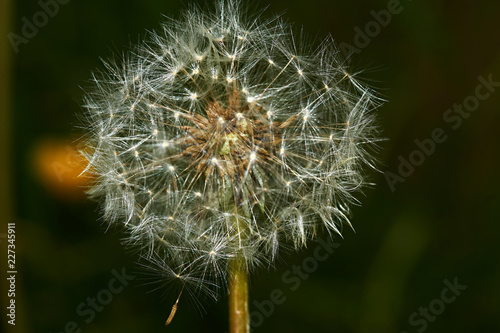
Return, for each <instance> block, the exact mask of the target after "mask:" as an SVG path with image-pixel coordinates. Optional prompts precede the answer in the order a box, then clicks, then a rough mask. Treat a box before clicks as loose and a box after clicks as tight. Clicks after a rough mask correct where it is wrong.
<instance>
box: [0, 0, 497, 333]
mask: <svg viewBox="0 0 500 333" xmlns="http://www.w3.org/2000/svg"><path fill="white" fill-rule="evenodd" d="M3 1H5V0H3ZM387 3H388V2H387V1H368V0H363V1H329V2H323V1H317V0H307V1H291V0H290V1H273V2H272V4H269V2H268V1H264V0H263V1H261V2H260V4H259V5H258V7H265V6H267V5H268V4H269V8H268V10H267V12H266V13H267V15H272V14H274V13H277V12H282V11H284V10H286V13H285V17H286V18H288V19H289V20H290V21H291V22H295V24H296V26H297V27H298V28H299V27H301V26H303V27H304V30H305V31H306V32H307V33H308V34H309V35H311V36H313V37H318V38H321V37H323V36H325V35H326V34H327V33H331V34H332V35H333V36H334V38H335V39H336V40H337V41H338V42H339V43H340V42H344V43H350V44H353V39H354V36H355V30H354V28H355V27H359V28H361V29H364V27H365V25H366V24H367V22H369V21H371V20H373V18H372V16H371V15H370V11H371V10H376V11H378V10H381V9H384V8H386V7H387ZM185 4H187V2H186V3H183V2H179V1H165V0H164V1H158V0H143V1H117V0H111V1H97V0H86V1H77V0H73V1H70V2H69V3H68V4H65V5H61V7H60V8H59V13H58V14H57V15H56V16H55V17H53V18H51V19H50V21H49V23H48V24H47V25H46V26H45V27H43V28H41V29H40V31H39V33H38V34H37V35H36V36H35V37H34V38H32V39H31V40H30V41H29V43H28V44H26V45H20V50H19V53H18V54H12V82H11V92H12V94H11V105H12V107H11V110H10V112H11V125H10V128H11V132H12V137H11V140H10V143H11V152H12V155H11V158H10V159H9V160H7V161H2V163H10V165H11V170H12V171H11V172H12V176H11V177H10V178H11V179H12V182H13V184H12V186H13V188H12V193H14V195H13V196H12V198H11V199H13V200H12V201H13V203H12V205H14V206H13V208H14V214H15V216H14V220H15V221H16V222H17V245H18V248H17V265H18V271H19V274H18V280H17V283H18V294H17V304H18V314H17V326H16V327H15V328H14V330H12V332H23V333H24V332H37V333H38V332H47V333H48V332H53V333H55V332H63V331H64V327H65V325H66V323H67V322H68V321H75V322H76V323H77V324H78V325H79V327H80V328H81V329H82V332H85V333H98V332H123V333H125V332H172V333H173V332H226V331H227V319H228V318H227V313H226V312H227V311H226V307H227V301H226V300H225V299H222V300H221V301H220V302H219V303H215V304H214V303H213V302H208V303H203V304H204V308H205V311H206V313H204V314H203V315H202V314H201V313H200V311H199V310H198V309H197V307H196V305H193V304H192V303H189V302H188V301H187V298H186V299H181V304H180V306H179V311H178V312H177V315H176V317H175V320H174V321H173V324H172V325H171V326H169V327H168V328H164V327H163V322H164V320H165V319H166V317H167V316H168V314H169V312H170V307H171V306H172V304H173V302H174V301H175V298H176V296H177V295H176V294H175V293H170V292H168V288H167V289H166V290H163V289H160V290H158V291H153V292H150V291H151V290H152V289H154V287H156V286H157V285H154V286H151V285H145V284H147V283H149V282H151V279H150V278H149V277H148V276H147V275H145V274H144V273H141V270H140V269H139V268H138V267H137V265H136V264H134V263H135V261H136V259H137V258H136V257H135V255H134V254H133V253H129V252H128V251H124V250H123V249H122V246H121V245H120V238H121V235H120V232H119V230H109V231H108V232H106V233H105V230H106V226H105V224H104V223H103V221H102V220H100V219H99V213H98V212H97V204H96V203H93V202H88V201H87V200H85V199H72V200H64V199H63V198H61V197H57V196H54V195H53V194H52V192H51V191H49V190H48V189H47V188H46V187H45V186H44V185H43V183H42V182H40V180H39V178H38V177H37V173H36V170H35V167H34V163H33V152H34V149H35V147H36V146H37V143H38V142H40V141H41V140H44V139H47V138H56V139H58V140H60V141H61V142H65V141H67V142H69V143H70V142H71V140H72V139H73V138H74V137H75V135H76V133H77V132H76V131H75V129H74V126H73V124H74V123H75V119H76V118H75V114H77V113H79V112H81V110H82V109H81V107H80V105H81V100H82V91H81V89H80V88H79V86H81V85H85V84H86V83H85V82H86V80H88V79H89V78H90V71H91V70H93V69H95V68H96V67H98V66H100V60H99V57H103V58H108V57H110V56H111V55H112V54H113V53H118V54H119V53H121V52H122V51H125V50H127V48H128V45H129V43H130V42H132V43H134V42H136V41H138V40H139V38H140V37H141V36H144V33H145V31H146V29H148V30H151V29H156V28H158V27H159V22H160V21H161V19H162V16H161V14H165V15H168V16H174V17H177V16H178V14H179V11H180V10H181V9H182V8H183V7H184V6H185ZM402 6H403V10H402V12H401V13H399V14H397V15H394V16H393V17H392V21H391V23H390V24H389V25H388V26H387V27H385V28H383V29H382V31H381V32H380V34H379V35H378V36H376V37H374V38H373V39H372V40H371V42H370V43H369V45H368V46H366V47H365V48H364V49H363V50H362V52H361V53H360V54H359V55H355V56H354V57H353V62H352V65H353V68H355V69H360V70H363V71H364V73H363V74H362V77H363V78H364V79H365V80H366V82H368V83H369V84H371V85H372V86H374V87H376V88H377V89H378V90H379V91H380V92H381V94H382V95H383V97H384V98H386V99H387V100H388V102H387V103H386V104H384V105H383V106H382V107H381V108H380V109H379V110H378V111H377V112H378V114H379V123H380V126H381V128H382V130H383V135H384V136H385V137H386V138H387V139H388V140H387V141H385V142H383V143H382V144H381V146H382V150H381V152H380V160H381V162H382V163H381V165H380V169H381V171H382V172H384V171H391V172H397V167H398V164H399V161H398V156H400V155H401V156H403V157H405V158H407V157H408V156H409V154H410V153H411V152H412V151H413V150H414V149H415V148H416V146H415V143H414V140H415V139H419V140H423V139H425V138H428V137H430V133H431V132H432V130H433V129H435V128H437V127H440V128H443V129H444V130H445V133H446V135H447V140H446V142H444V143H442V144H439V145H438V146H437V148H436V151H435V153H434V154H432V155H431V156H430V157H428V158H426V160H425V162H424V163H423V164H422V165H421V166H419V167H418V168H416V170H415V172H414V173H413V174H412V175H411V176H410V177H408V179H407V180H406V181H405V182H404V183H399V184H397V185H396V190H395V191H394V192H392V191H391V190H390V188H389V186H388V184H387V182H386V180H385V178H384V174H383V173H380V174H373V177H372V180H373V181H374V182H376V184H377V185H376V186H375V187H374V188H372V189H368V190H366V191H365V195H364V196H359V198H360V199H361V201H362V203H363V206H362V207H355V208H354V209H353V216H352V223H353V225H354V226H355V229H356V232H355V233H354V232H353V231H351V230H350V229H348V228H346V229H345V231H344V239H343V240H340V239H339V240H337V241H338V242H340V243H341V245H340V247H339V248H338V249H336V251H335V252H334V253H333V254H332V255H331V256H330V258H329V259H328V260H327V261H324V262H322V263H320V265H319V268H318V269H317V271H315V272H313V273H311V274H310V276H309V278H308V279H307V280H304V281H302V282H301V285H300V287H299V288H298V289H297V290H295V291H291V290H290V289H289V287H290V284H286V283H284V282H283V280H282V276H283V274H284V273H285V271H287V270H288V269H289V267H290V266H291V265H293V264H300V263H302V261H303V260H304V259H305V258H307V257H308V256H310V255H311V254H312V252H313V250H314V248H315V247H316V244H314V243H311V245H310V247H309V250H308V251H305V252H303V253H300V254H290V255H284V256H283V260H282V261H280V262H279V263H278V264H277V269H276V270H275V271H270V272H267V271H265V270H263V271H259V272H258V273H257V274H255V275H254V276H253V277H252V280H251V298H252V299H253V300H258V301H262V300H265V299H268V298H269V294H270V293H271V291H273V290H274V289H281V290H282V291H283V292H284V296H285V297H286V301H285V302H284V303H283V304H281V305H279V306H276V308H275V309H274V312H273V313H272V315H270V316H269V317H268V318H265V321H264V323H263V325H262V326H260V327H258V328H256V329H255V330H254V331H255V332H317V333H319V332H337V333H339V332H343V333H349V332H358V333H365V332H366V333H368V332H369V333H378V332H390V333H393V332H394V333H399V332H401V331H407V332H409V333H410V332H417V328H420V327H421V326H418V327H414V326H411V325H410V323H409V321H408V317H409V316H410V315H411V314H412V313H413V312H415V311H418V310H419V307H421V306H428V305H429V302H431V301H432V300H434V299H436V298H439V297H440V295H441V291H442V290H443V288H444V287H445V285H444V283H443V280H444V279H448V280H450V281H453V279H455V278H458V281H459V283H460V284H464V285H467V286H468V289H467V290H465V291H463V293H462V294H461V295H460V296H459V297H458V298H457V299H456V301H454V302H453V303H451V304H449V305H447V306H446V309H445V310H444V312H443V313H442V314H441V315H439V316H437V318H436V319H435V321H434V322H429V325H428V327H427V329H426V330H425V332H429V333H431V332H474V333H476V332H499V331H500V323H499V320H498V314H499V313H500V288H499V286H498V282H499V281H500V266H499V265H498V252H499V251H498V244H499V242H498V237H499V232H500V226H499V224H498V222H499V220H500V219H499V215H500V214H499V208H500V197H499V195H498V192H497V191H498V189H499V188H500V186H499V185H500V184H499V177H498V162H499V143H500V142H499V140H498V132H499V129H498V127H499V125H500V123H499V121H500V116H499V113H498V111H499V110H498V105H499V103H500V89H499V91H497V92H495V93H493V94H492V96H491V97H490V98H488V99H487V100H485V101H483V102H481V104H480V106H479V108H478V109H477V111H475V112H474V113H472V114H471V116H470V117H469V118H468V119H465V120H464V121H463V123H462V124H461V126H460V127H459V128H458V129H456V130H452V129H451V128H450V126H449V124H446V123H445V122H444V121H443V114H444V113H445V111H446V110H447V109H448V108H450V107H452V106H453V104H454V103H461V102H462V101H463V100H464V98H466V97H467V96H469V95H472V94H474V90H475V88H476V86H477V85H478V83H479V81H478V79H477V77H478V76H479V75H482V76H484V77H487V76H488V75H490V74H492V76H493V79H494V80H495V81H500V58H499V56H500V26H499V24H500V17H499V13H500V2H498V1H486V0H484V1H475V2H474V1H466V0H453V1H451V0H449V1H443V0H434V1H423V0H419V1H417V0H414V1H409V0H407V1H402ZM13 7H14V8H13V9H14V10H13V15H12V16H11V22H12V25H11V28H10V30H11V31H13V32H15V33H20V30H21V28H22V21H21V18H22V17H23V16H26V17H28V18H31V17H32V15H33V14H34V13H36V12H37V11H39V10H40V7H39V5H38V4H37V2H36V1H27V0H20V1H15V2H14V3H13ZM1 38H3V41H2V47H9V48H10V45H9V44H8V40H7V39H6V36H1ZM3 222H4V221H2V223H3ZM1 232H5V227H3V230H2V231H1ZM3 244H5V242H4V241H2V248H3ZM2 260H4V259H2ZM123 267H126V269H127V272H129V273H131V274H133V275H135V276H137V278H136V279H135V280H134V281H132V282H131V284H130V285H129V286H127V287H126V288H125V289H124V291H123V292H121V293H119V294H117V295H115V296H114V299H113V301H112V302H111V303H110V304H109V305H107V306H105V308H104V310H103V311H102V312H100V313H97V316H96V318H95V320H94V321H92V323H90V324H86V323H85V322H84V318H83V317H81V316H79V315H78V314H77V313H76V311H75V310H76V308H77V306H78V305H79V304H80V303H81V302H84V301H85V300H86V298H87V297H95V295H96V294H97V293H98V292H99V290H101V289H102V288H105V287H106V286H107V284H108V282H109V281H110V279H111V278H112V274H111V270H112V269H116V270H121V269H122V268H123ZM2 299H3V301H4V302H5V292H4V291H3V290H2ZM4 305H5V303H2V308H4ZM251 310H252V311H255V310H256V308H255V306H254V305H252V308H251ZM2 313H3V311H2ZM3 319H5V317H4V318H3Z"/></svg>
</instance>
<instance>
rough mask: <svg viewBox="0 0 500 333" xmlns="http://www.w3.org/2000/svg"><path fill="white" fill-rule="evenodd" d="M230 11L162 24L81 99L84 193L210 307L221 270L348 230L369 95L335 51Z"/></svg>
mask: <svg viewBox="0 0 500 333" xmlns="http://www.w3.org/2000/svg"><path fill="white" fill-rule="evenodd" d="M248 16H249V14H248V13H245V12H243V11H242V9H241V6H240V5H239V4H237V3H236V4H235V2H231V1H228V2H219V3H218V4H217V5H216V9H215V11H214V12H212V13H210V12H208V13H207V12H203V11H201V10H199V9H192V10H190V11H188V12H186V14H185V15H184V17H183V18H182V19H180V20H167V21H166V22H165V23H163V24H162V26H161V29H160V31H159V32H153V33H151V34H150V36H149V37H148V38H147V39H146V40H145V41H144V42H142V43H141V44H139V45H138V46H137V47H136V48H135V49H134V50H133V52H131V53H130V54H129V55H128V56H126V57H125V59H124V60H123V62H122V63H120V64H113V63H108V64H107V65H106V68H105V70H104V71H102V72H101V73H100V74H99V75H96V76H95V78H94V88H93V90H92V91H91V92H89V93H88V94H87V95H86V121H85V126H86V128H87V130H88V135H87V136H86V141H85V145H86V146H87V147H88V148H87V149H86V153H85V156H86V157H87V159H88V161H89V166H88V169H87V172H89V173H91V174H93V175H94V176H95V183H94V184H93V185H92V187H91V188H90V190H89V194H90V195H91V196H92V197H95V198H100V199H101V200H102V207H103V211H104V216H105V218H106V220H107V221H109V223H110V224H119V225H123V226H124V227H125V229H126V235H127V236H126V240H127V243H128V244H130V245H131V246H135V247H137V248H139V249H140V250H141V253H142V254H141V256H142V257H143V258H145V259H146V260H149V261H150V262H151V265H152V266H154V267H156V269H159V268H161V269H163V270H164V271H165V272H164V274H165V276H167V275H168V279H169V280H176V279H178V280H179V281H185V282H186V283H187V284H188V285H189V286H192V285H197V287H195V288H197V289H198V290H200V291H209V293H210V295H211V296H213V297H215V296H216V294H218V293H219V291H221V290H225V289H226V286H227V280H228V270H229V266H230V265H229V262H230V261H231V260H232V259H234V258H236V257H237V256H240V257H242V258H243V260H244V262H245V265H244V267H245V269H246V270H252V269H254V268H255V267H256V266H259V265H263V264H271V263H272V262H273V261H274V259H275V258H276V256H277V254H278V252H279V249H280V248H281V247H282V246H284V245H285V244H287V243H288V244H291V245H293V246H294V247H295V248H297V249H299V248H301V247H303V246H304V245H305V244H306V243H307V241H308V240H310V239H313V238H314V237H316V235H317V234H318V232H320V231H321V230H322V229H324V230H326V231H327V232H329V233H340V231H341V229H342V225H343V224H345V223H349V220H348V216H349V205H350V204H352V203H353V202H355V199H354V197H353V194H354V192H356V191H358V190H359V189H360V188H362V187H363V185H365V178H364V173H363V169H364V167H365V166H373V158H372V156H371V154H370V152H371V151H373V148H374V147H375V146H376V141H377V131H376V128H375V127H374V124H373V123H374V122H373V115H372V110H373V109H374V108H376V107H377V106H378V105H379V100H378V99H377V97H376V95H375V93H374V92H373V91H372V90H371V89H369V88H367V87H365V86H364V85H363V84H362V83H360V82H359V81H358V80H357V79H356V76H355V75H352V74H349V73H350V72H349V68H348V67H347V65H346V62H345V60H344V59H342V58H341V55H340V52H339V50H338V49H337V48H336V46H335V44H334V42H333V40H332V39H330V38H329V39H327V40H326V41H325V42H324V43H322V44H321V46H320V47H319V48H317V49H316V50H315V51H311V48H310V47H309V46H308V45H302V44H301V43H300V41H298V40H297V39H296V38H295V37H294V34H293V32H292V29H290V26H289V25H288V24H286V23H284V22H283V21H282V20H281V19H280V18H274V19H271V20H264V19H261V18H260V17H259V16H257V17H253V18H248Z"/></svg>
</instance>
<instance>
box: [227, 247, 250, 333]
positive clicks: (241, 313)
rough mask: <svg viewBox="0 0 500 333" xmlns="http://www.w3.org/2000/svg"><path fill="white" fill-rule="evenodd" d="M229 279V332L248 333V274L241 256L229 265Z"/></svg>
mask: <svg viewBox="0 0 500 333" xmlns="http://www.w3.org/2000/svg"><path fill="white" fill-rule="evenodd" d="M229 279H230V280H229V332H230V333H249V332H250V321H249V313H248V272H247V269H246V267H245V259H244V258H243V256H242V255H241V254H238V255H237V256H236V258H234V259H233V260H232V261H231V263H230V277H229Z"/></svg>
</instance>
